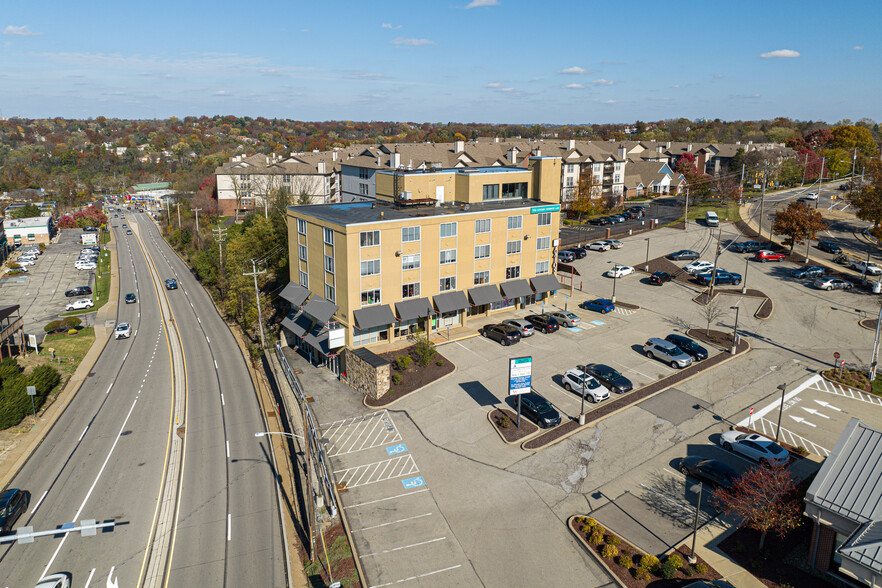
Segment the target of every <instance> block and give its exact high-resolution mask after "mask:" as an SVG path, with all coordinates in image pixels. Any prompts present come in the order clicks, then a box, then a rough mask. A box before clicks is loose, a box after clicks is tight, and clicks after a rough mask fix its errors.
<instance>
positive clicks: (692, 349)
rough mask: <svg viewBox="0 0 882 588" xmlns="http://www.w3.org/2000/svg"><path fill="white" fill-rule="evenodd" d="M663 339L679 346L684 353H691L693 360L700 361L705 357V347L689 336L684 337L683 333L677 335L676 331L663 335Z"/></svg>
mask: <svg viewBox="0 0 882 588" xmlns="http://www.w3.org/2000/svg"><path fill="white" fill-rule="evenodd" d="M665 341H668V342H669V343H673V344H674V345H676V346H677V347H679V348H680V349H681V350H682V351H683V352H684V353H686V354H688V355H691V356H692V359H693V360H694V361H701V360H702V359H707V349H705V348H704V347H702V346H701V345H699V344H698V343H696V342H695V341H693V340H692V339H690V338H689V337H684V336H683V335H677V334H676V333H671V334H670V335H668V336H667V337H665Z"/></svg>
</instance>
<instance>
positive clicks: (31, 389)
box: [28, 386, 37, 420]
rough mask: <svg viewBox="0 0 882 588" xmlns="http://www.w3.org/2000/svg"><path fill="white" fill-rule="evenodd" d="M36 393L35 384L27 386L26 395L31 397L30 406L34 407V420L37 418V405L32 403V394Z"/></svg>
mask: <svg viewBox="0 0 882 588" xmlns="http://www.w3.org/2000/svg"><path fill="white" fill-rule="evenodd" d="M36 395H37V387H36V386H28V396H30V397H31V408H33V409H34V420H36V418H37V405H36V404H35V403H34V396H36Z"/></svg>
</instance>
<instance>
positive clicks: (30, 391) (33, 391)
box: [28, 386, 37, 396]
mask: <svg viewBox="0 0 882 588" xmlns="http://www.w3.org/2000/svg"><path fill="white" fill-rule="evenodd" d="M36 395H37V387H36V386H28V396H36Z"/></svg>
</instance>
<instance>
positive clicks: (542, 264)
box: [536, 261, 551, 276]
mask: <svg viewBox="0 0 882 588" xmlns="http://www.w3.org/2000/svg"><path fill="white" fill-rule="evenodd" d="M550 271H551V263H550V262H548V261H537V262H536V275H537V276H538V275H541V274H547V273H548V272H550Z"/></svg>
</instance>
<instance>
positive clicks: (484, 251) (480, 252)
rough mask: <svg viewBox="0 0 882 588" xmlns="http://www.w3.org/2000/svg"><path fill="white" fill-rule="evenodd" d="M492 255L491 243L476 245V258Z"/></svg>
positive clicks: (485, 257)
mask: <svg viewBox="0 0 882 588" xmlns="http://www.w3.org/2000/svg"><path fill="white" fill-rule="evenodd" d="M488 257H490V245H475V259H487V258H488Z"/></svg>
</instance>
